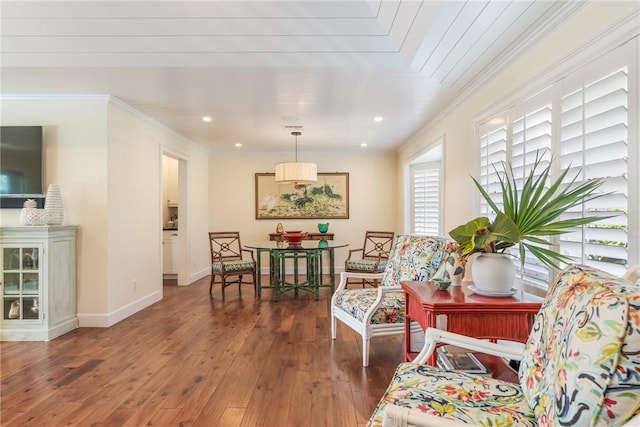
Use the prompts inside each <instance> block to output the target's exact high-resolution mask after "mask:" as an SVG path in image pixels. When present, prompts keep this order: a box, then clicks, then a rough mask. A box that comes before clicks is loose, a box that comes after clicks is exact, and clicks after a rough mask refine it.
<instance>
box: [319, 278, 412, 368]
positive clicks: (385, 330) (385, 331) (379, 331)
mask: <svg viewBox="0 0 640 427" xmlns="http://www.w3.org/2000/svg"><path fill="white" fill-rule="evenodd" d="M383 275H384V273H355V272H347V271H343V272H342V273H340V283H339V284H338V287H337V288H336V291H335V292H334V294H333V296H332V297H331V339H336V331H337V328H338V323H337V322H338V319H339V320H340V321H342V322H343V323H344V324H345V325H347V326H348V327H350V328H351V329H353V330H354V331H356V332H357V333H358V334H359V335H361V336H362V366H369V347H370V342H371V337H376V336H383V335H397V334H403V333H404V322H401V323H383V324H371V323H370V322H371V316H373V314H374V313H375V312H376V310H377V309H378V307H379V306H380V303H381V302H382V298H383V296H384V294H386V293H390V292H402V287H400V286H379V287H377V288H375V289H376V291H377V292H378V296H377V297H376V299H375V301H374V303H373V304H371V307H369V310H367V312H366V313H365V315H364V318H363V321H362V322H360V321H359V320H358V319H356V318H354V317H353V316H351V315H350V314H348V313H346V312H344V311H343V310H340V309H339V308H337V307H336V305H335V304H336V301H335V300H336V298H337V296H338V292H340V291H342V290H344V289H345V288H346V287H347V280H349V279H360V280H362V279H364V280H370V281H373V280H378V281H380V280H382V277H383ZM416 326H417V327H418V328H419V327H420V325H416Z"/></svg>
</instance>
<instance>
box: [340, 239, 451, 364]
mask: <svg viewBox="0 0 640 427" xmlns="http://www.w3.org/2000/svg"><path fill="white" fill-rule="evenodd" d="M455 248H457V246H456V245H455V244H454V243H448V242H447V240H446V239H445V238H444V237H438V236H416V235H398V236H396V239H395V242H394V245H393V248H392V250H391V253H390V255H389V260H388V261H387V265H386V267H385V270H384V272H383V273H355V272H343V273H342V274H341V275H340V284H339V285H338V287H337V288H336V291H335V292H334V294H333V297H332V298H331V337H332V338H333V339H335V338H336V330H337V321H338V320H339V321H341V322H343V323H344V324H345V325H347V326H349V327H350V328H352V329H353V330H355V331H356V332H357V333H359V334H360V335H361V336H362V365H363V366H367V365H368V364H369V342H370V340H371V337H374V336H380V335H392V334H402V333H404V292H403V291H402V288H401V287H400V282H402V281H404V280H417V281H427V280H429V279H431V278H432V277H434V275H435V274H436V273H438V274H439V273H440V272H441V271H443V269H444V264H445V262H446V261H447V259H448V258H449V255H450V254H451V252H452V250H454V249H455ZM349 279H365V280H367V281H369V282H377V281H379V282H380V286H378V287H377V288H359V289H349V288H347V287H346V285H347V281H348V280H349Z"/></svg>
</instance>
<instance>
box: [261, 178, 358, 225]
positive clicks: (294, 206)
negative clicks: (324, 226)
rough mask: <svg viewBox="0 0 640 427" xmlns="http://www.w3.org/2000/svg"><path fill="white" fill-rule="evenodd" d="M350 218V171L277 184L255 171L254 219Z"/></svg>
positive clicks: (274, 180)
mask: <svg viewBox="0 0 640 427" xmlns="http://www.w3.org/2000/svg"><path fill="white" fill-rule="evenodd" d="M328 218H334V219H337V218H349V174H348V173H347V172H335V173H318V181H317V182H315V183H312V184H278V183H276V177H275V174H274V173H257V174H256V219H328Z"/></svg>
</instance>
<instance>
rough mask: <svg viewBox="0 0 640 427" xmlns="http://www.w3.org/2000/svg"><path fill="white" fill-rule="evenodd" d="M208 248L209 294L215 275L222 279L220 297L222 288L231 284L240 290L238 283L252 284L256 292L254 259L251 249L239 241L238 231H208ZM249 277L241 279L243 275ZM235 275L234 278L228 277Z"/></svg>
mask: <svg viewBox="0 0 640 427" xmlns="http://www.w3.org/2000/svg"><path fill="white" fill-rule="evenodd" d="M209 248H210V249H211V283H210V284H209V294H211V292H212V290H213V284H214V282H215V280H216V277H218V276H219V277H220V279H221V281H222V297H223V298H224V289H225V288H226V287H227V286H229V285H231V284H233V283H237V284H238V291H239V292H241V289H240V285H243V284H253V291H254V293H256V291H257V288H256V261H255V258H254V257H253V251H252V250H249V249H245V248H243V247H242V244H241V243H240V233H239V232H238V231H214V232H210V233H209ZM249 276H250V277H251V281H247V280H245V281H243V280H242V278H243V277H249ZM233 277H235V280H229V278H233Z"/></svg>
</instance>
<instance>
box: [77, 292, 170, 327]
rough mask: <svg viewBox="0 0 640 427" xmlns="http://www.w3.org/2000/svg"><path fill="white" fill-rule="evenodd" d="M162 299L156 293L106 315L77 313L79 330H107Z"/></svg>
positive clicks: (159, 294)
mask: <svg viewBox="0 0 640 427" xmlns="http://www.w3.org/2000/svg"><path fill="white" fill-rule="evenodd" d="M161 299H162V292H160V291H156V292H153V293H151V294H149V295H147V296H145V297H142V298H140V299H138V300H136V301H133V302H132V303H130V304H127V305H125V306H124V307H121V308H119V309H117V310H115V311H112V312H111V313H108V314H92V313H78V321H79V325H80V327H81V328H108V327H110V326H113V325H115V324H116V323H118V322H120V321H121V320H124V319H126V318H127V317H129V316H131V315H133V314H135V313H137V312H139V311H140V310H142V309H144V308H147V307H149V306H150V305H151V304H154V303H156V302H158V301H160V300H161Z"/></svg>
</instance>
